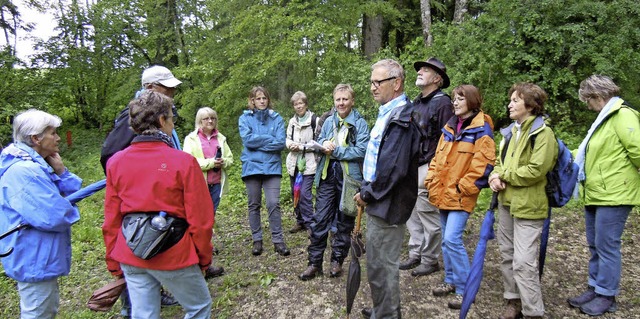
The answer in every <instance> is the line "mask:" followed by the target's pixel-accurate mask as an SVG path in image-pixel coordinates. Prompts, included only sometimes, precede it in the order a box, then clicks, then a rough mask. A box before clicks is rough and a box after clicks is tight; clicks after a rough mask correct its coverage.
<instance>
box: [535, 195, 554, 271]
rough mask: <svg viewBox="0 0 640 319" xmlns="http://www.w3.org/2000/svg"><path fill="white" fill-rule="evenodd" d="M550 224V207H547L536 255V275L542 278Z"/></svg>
mask: <svg viewBox="0 0 640 319" xmlns="http://www.w3.org/2000/svg"><path fill="white" fill-rule="evenodd" d="M550 226H551V207H549V216H547V219H545V220H544V225H543V226H542V233H541V234H540V253H539V255H538V277H539V278H540V279H542V274H543V273H544V261H545V259H546V258H547V243H548V242H549V227H550Z"/></svg>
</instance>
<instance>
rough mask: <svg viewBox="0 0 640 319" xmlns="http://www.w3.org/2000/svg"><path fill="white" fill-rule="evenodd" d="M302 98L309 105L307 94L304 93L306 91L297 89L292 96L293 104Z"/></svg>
mask: <svg viewBox="0 0 640 319" xmlns="http://www.w3.org/2000/svg"><path fill="white" fill-rule="evenodd" d="M298 100H301V101H302V102H304V104H305V105H307V106H308V104H307V95H306V94H304V92H302V91H297V92H296V93H293V95H292V96H291V104H294V103H296V101H298Z"/></svg>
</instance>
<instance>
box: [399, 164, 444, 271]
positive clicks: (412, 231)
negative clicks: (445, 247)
mask: <svg viewBox="0 0 640 319" xmlns="http://www.w3.org/2000/svg"><path fill="white" fill-rule="evenodd" d="M428 169H429V164H424V165H422V166H420V167H419V168H418V200H417V201H416V206H415V207H414V208H413V211H412V212H411V217H409V220H408V221H407V230H409V258H411V259H418V258H419V259H420V260H421V261H420V262H421V263H422V264H425V265H433V264H436V263H437V262H438V257H440V252H441V249H442V248H441V247H442V231H441V224H440V211H439V210H438V208H437V207H435V206H433V205H431V204H430V203H429V197H428V194H427V190H426V189H425V188H424V179H425V178H426V177H427V171H428Z"/></svg>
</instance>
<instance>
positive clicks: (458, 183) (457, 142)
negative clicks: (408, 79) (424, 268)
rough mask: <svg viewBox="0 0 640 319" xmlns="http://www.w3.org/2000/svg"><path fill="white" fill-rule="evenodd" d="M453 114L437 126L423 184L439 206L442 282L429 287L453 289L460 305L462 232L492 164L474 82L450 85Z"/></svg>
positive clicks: (442, 291) (489, 125)
mask: <svg viewBox="0 0 640 319" xmlns="http://www.w3.org/2000/svg"><path fill="white" fill-rule="evenodd" d="M452 96H453V109H454V114H455V115H454V116H453V117H452V118H451V119H450V120H449V121H448V122H447V124H446V125H445V126H444V128H443V129H442V132H443V134H442V136H441V137H440V141H439V142H438V147H437V149H436V154H435V156H434V158H433V160H431V164H430V165H429V172H428V173H427V178H426V179H425V181H424V183H425V187H426V188H427V189H428V190H429V200H430V201H431V204H433V205H434V206H436V207H438V209H439V210H440V222H441V224H442V256H443V259H444V269H445V278H444V283H443V284H441V285H440V286H438V287H436V288H435V289H433V294H434V295H436V296H445V295H449V294H452V293H455V296H454V298H453V300H450V301H449V303H448V306H449V308H451V309H460V307H461V305H462V294H463V293H464V289H465V282H466V281H467V277H468V274H469V257H468V255H467V251H466V249H465V247H464V242H463V241H462V233H463V232H464V229H465V226H466V224H467V219H468V218H469V214H470V213H471V212H473V209H474V207H475V205H476V201H477V200H478V195H479V193H480V189H482V188H484V187H488V183H487V178H488V176H489V173H490V172H491V171H492V170H493V165H494V163H495V157H496V156H495V149H496V145H495V142H494V141H493V122H492V120H491V118H490V117H489V115H486V114H484V113H483V112H482V110H481V109H480V107H481V106H482V97H481V96H480V92H479V90H478V88H476V87H475V86H473V85H460V86H458V87H456V88H455V89H453V92H452Z"/></svg>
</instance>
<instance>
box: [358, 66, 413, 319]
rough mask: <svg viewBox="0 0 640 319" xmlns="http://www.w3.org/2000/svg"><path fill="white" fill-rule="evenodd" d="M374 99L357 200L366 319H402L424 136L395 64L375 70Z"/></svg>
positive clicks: (398, 67)
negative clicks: (363, 219)
mask: <svg viewBox="0 0 640 319" xmlns="http://www.w3.org/2000/svg"><path fill="white" fill-rule="evenodd" d="M370 81H371V86H370V89H371V93H372V95H373V99H374V100H376V102H378V103H379V104H380V106H379V108H378V117H377V119H376V122H375V125H374V126H373V128H372V129H371V133H370V135H371V138H370V139H369V143H368V144H367V151H366V153H365V157H364V163H363V170H362V171H363V174H362V175H363V179H364V180H363V182H362V187H361V188H360V192H359V193H358V194H356V195H355V196H354V200H356V202H357V203H358V205H359V206H366V213H367V232H366V235H365V237H366V251H367V254H366V255H367V279H368V281H369V287H370V288H371V300H372V301H373V308H365V309H363V310H362V314H363V316H365V317H366V318H386V319H394V318H401V311H400V270H399V269H398V266H399V263H400V249H401V247H402V240H403V238H404V229H405V223H406V222H407V220H408V219H409V216H410V215H411V211H412V209H413V207H414V206H415V203H416V197H417V193H418V161H419V159H420V154H421V150H420V139H421V135H422V133H421V130H420V128H419V127H418V125H417V124H416V119H415V118H414V115H413V114H414V112H413V110H414V108H413V106H412V104H411V101H410V100H409V99H408V98H407V96H406V95H405V94H404V69H403V68H402V66H401V65H400V64H399V63H398V62H397V61H394V60H390V59H387V60H381V61H378V62H376V63H375V64H374V65H373V66H371V80H370Z"/></svg>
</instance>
